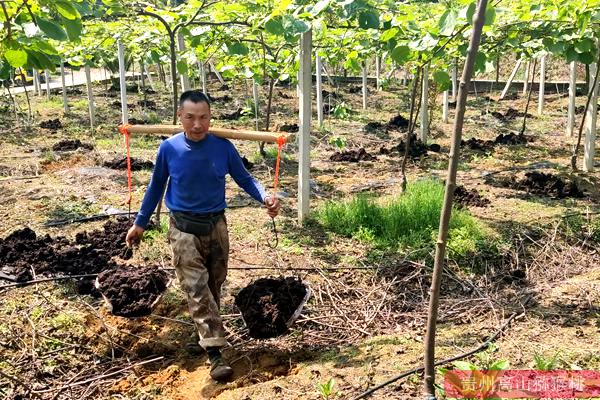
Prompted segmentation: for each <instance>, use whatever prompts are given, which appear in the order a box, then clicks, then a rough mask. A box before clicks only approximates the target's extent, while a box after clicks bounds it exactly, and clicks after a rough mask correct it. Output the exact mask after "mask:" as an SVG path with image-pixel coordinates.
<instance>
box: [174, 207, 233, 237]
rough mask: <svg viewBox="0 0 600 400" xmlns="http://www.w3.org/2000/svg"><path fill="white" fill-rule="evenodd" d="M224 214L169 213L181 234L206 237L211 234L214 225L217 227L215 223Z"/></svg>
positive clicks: (222, 212)
mask: <svg viewBox="0 0 600 400" xmlns="http://www.w3.org/2000/svg"><path fill="white" fill-rule="evenodd" d="M224 213H225V211H224V210H223V211H220V212H217V213H211V214H193V213H186V212H178V211H173V212H171V217H173V222H174V223H175V227H176V228H177V229H179V230H180V231H181V232H185V233H190V234H192V235H198V236H206V235H210V234H211V232H212V230H213V229H214V228H215V225H217V222H219V220H220V219H221V218H223V215H224Z"/></svg>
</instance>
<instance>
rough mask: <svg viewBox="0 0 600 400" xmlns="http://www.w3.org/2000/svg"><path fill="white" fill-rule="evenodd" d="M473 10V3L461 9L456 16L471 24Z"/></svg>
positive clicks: (474, 6)
mask: <svg viewBox="0 0 600 400" xmlns="http://www.w3.org/2000/svg"><path fill="white" fill-rule="evenodd" d="M475 8H476V5H475V3H471V4H469V5H468V6H465V7H463V8H462V9H461V10H460V12H459V14H458V16H459V17H460V18H462V19H464V20H466V21H467V22H468V23H471V22H473V15H474V14H475Z"/></svg>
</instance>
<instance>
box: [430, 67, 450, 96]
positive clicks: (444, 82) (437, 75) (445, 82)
mask: <svg viewBox="0 0 600 400" xmlns="http://www.w3.org/2000/svg"><path fill="white" fill-rule="evenodd" d="M433 81H434V82H435V83H436V84H437V86H438V89H439V90H440V92H444V91H446V90H448V89H450V87H451V86H452V81H451V80H450V75H448V73H447V72H446V71H435V72H434V73H433Z"/></svg>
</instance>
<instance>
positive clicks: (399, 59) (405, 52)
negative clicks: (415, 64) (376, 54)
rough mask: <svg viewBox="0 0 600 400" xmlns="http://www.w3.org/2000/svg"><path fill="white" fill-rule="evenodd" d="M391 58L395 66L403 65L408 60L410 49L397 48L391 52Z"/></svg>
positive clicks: (404, 47)
mask: <svg viewBox="0 0 600 400" xmlns="http://www.w3.org/2000/svg"><path fill="white" fill-rule="evenodd" d="M391 56H392V60H394V61H395V62H396V63H397V64H404V63H405V62H406V61H408V60H409V58H410V48H409V47H408V46H397V47H396V48H395V49H394V50H392V54H391Z"/></svg>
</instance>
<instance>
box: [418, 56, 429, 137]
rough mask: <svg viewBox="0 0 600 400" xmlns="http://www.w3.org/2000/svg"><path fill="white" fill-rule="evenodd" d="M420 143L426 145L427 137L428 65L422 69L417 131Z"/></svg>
mask: <svg viewBox="0 0 600 400" xmlns="http://www.w3.org/2000/svg"><path fill="white" fill-rule="evenodd" d="M419 133H420V137H419V139H421V141H422V142H423V143H427V136H428V135H429V65H428V64H425V66H424V67H423V90H422V92H421V129H420V131H419Z"/></svg>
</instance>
